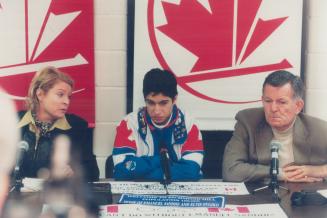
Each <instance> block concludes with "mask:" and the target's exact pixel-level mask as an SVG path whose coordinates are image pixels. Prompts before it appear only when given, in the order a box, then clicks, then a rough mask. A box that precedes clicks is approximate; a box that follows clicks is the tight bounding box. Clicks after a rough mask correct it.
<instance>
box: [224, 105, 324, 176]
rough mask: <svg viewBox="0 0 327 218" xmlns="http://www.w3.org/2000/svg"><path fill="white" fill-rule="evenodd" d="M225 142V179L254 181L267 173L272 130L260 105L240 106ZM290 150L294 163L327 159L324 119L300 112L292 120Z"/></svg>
mask: <svg viewBox="0 0 327 218" xmlns="http://www.w3.org/2000/svg"><path fill="white" fill-rule="evenodd" d="M235 119H236V121H237V123H236V124H235V130H234V133H233V136H232V138H231V140H230V141H229V142H228V143H227V145H226V148H225V153H224V160H223V179H224V180H225V181H235V182H241V181H244V182H246V181H255V180H260V179H264V178H267V177H269V170H270V160H271V152H270V147H269V143H270V141H271V140H272V138H273V132H272V129H271V127H270V126H269V124H268V123H267V122H266V119H265V116H264V111H263V108H251V109H246V110H242V111H240V112H238V113H237V115H236V117H235ZM293 134H294V135H293V153H294V161H295V163H296V164H310V165H322V164H326V163H327V122H325V121H323V120H320V119H317V118H314V117H311V116H308V115H305V114H303V113H300V114H299V115H298V116H297V118H296V121H295V123H294V130H293Z"/></svg>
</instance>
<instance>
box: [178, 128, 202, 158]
mask: <svg viewBox="0 0 327 218" xmlns="http://www.w3.org/2000/svg"><path fill="white" fill-rule="evenodd" d="M199 132H200V131H199V129H198V128H197V127H196V126H192V129H191V130H190V132H189V134H188V138H187V140H186V142H185V143H184V146H183V147H182V154H183V153H185V152H195V151H203V144H202V140H201V139H200V137H199Z"/></svg>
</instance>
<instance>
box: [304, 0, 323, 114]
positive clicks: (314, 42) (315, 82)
mask: <svg viewBox="0 0 327 218" xmlns="http://www.w3.org/2000/svg"><path fill="white" fill-rule="evenodd" d="M304 6H305V20H304V23H305V29H304V30H305V31H304V37H305V41H304V47H305V50H304V55H305V56H304V57H305V58H304V59H305V67H304V74H305V81H306V88H307V90H306V102H305V104H306V107H305V111H306V113H308V114H310V115H313V116H316V117H320V118H322V119H325V120H327V40H326V39H327V28H326V25H327V14H326V11H327V1H326V0H305V5H304Z"/></svg>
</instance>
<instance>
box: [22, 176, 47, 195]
mask: <svg viewBox="0 0 327 218" xmlns="http://www.w3.org/2000/svg"><path fill="white" fill-rule="evenodd" d="M43 183H44V179H38V178H24V179H23V187H22V188H21V192H37V191H41V190H42V189H43Z"/></svg>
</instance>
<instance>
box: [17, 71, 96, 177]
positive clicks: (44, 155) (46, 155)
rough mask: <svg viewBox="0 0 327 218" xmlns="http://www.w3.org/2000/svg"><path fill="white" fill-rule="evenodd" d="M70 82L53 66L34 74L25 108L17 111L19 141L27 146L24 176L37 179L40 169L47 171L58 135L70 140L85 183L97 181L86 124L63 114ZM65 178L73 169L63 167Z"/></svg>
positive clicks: (72, 151) (75, 117)
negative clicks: (65, 136) (26, 108)
mask: <svg viewBox="0 0 327 218" xmlns="http://www.w3.org/2000/svg"><path fill="white" fill-rule="evenodd" d="M73 84H74V82H73V80H72V78H71V77H70V76H68V75H67V74H64V73H62V72H60V71H59V70H58V69H56V68H54V67H46V68H44V69H42V70H41V71H39V72H37V73H36V75H35V76H34V78H33V79H32V81H31V84H30V87H29V90H28V98H27V107H28V111H21V112H19V117H20V121H19V123H18V127H19V128H20V129H21V137H22V140H25V141H26V142H27V143H28V144H29V150H28V152H27V155H26V156H25V158H24V160H23V162H22V167H21V174H22V176H23V177H37V173H38V171H39V170H40V169H42V168H49V164H50V156H51V152H52V146H53V140H54V139H55V137H56V136H58V135H60V134H64V135H67V136H68V137H69V139H70V140H71V146H72V148H71V154H72V157H73V158H74V159H75V160H79V162H80V163H81V168H82V170H83V173H84V175H85V179H86V180H87V181H94V180H98V178H99V169H98V166H97V162H96V159H95V156H94V154H93V151H92V142H91V138H90V137H87V136H88V134H87V122H86V121H85V120H83V119H82V118H80V117H78V116H76V115H73V114H66V112H67V110H68V107H69V103H70V98H71V95H72V90H73ZM65 172H66V174H67V176H72V175H73V174H74V170H73V169H72V167H71V166H70V165H67V166H66V169H65Z"/></svg>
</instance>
